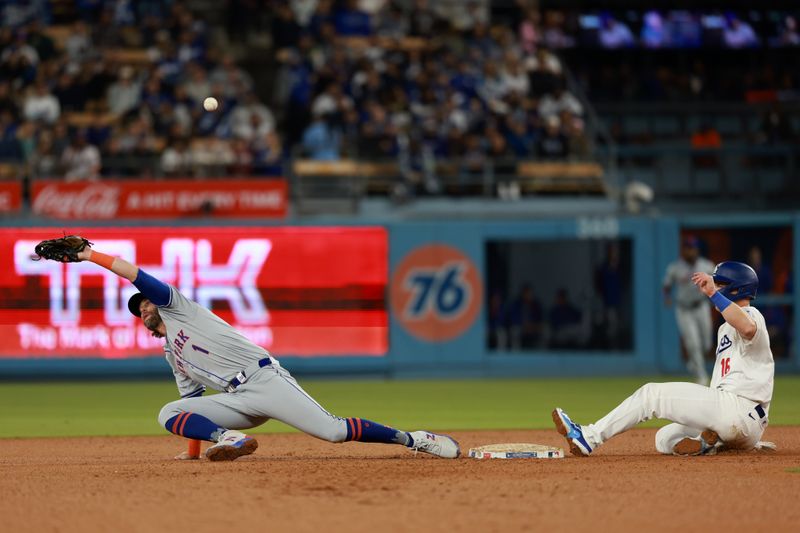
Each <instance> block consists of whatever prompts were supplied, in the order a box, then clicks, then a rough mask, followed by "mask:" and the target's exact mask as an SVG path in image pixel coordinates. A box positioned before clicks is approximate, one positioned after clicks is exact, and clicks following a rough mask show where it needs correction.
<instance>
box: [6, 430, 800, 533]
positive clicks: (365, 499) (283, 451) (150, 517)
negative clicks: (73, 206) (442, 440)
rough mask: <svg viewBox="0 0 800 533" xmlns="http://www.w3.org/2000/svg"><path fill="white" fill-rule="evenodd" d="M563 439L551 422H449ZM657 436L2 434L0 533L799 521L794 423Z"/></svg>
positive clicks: (603, 527)
mask: <svg viewBox="0 0 800 533" xmlns="http://www.w3.org/2000/svg"><path fill="white" fill-rule="evenodd" d="M452 435H453V436H454V437H455V438H457V439H458V440H459V441H460V443H461V446H462V450H464V451H466V450H467V449H469V448H470V447H475V446H478V445H482V444H489V443H495V442H537V443H540V444H549V445H556V446H561V447H564V441H563V440H562V439H561V437H560V436H559V435H557V434H556V433H555V431H503V432H499V431H480V432H455V433H453V434H452ZM653 437H654V430H647V429H645V430H635V431H631V432H629V433H627V434H625V435H622V436H620V437H617V438H616V439H614V440H612V441H611V442H609V443H608V444H607V445H606V446H604V447H603V448H601V449H599V450H598V451H597V453H596V455H594V456H592V457H589V458H574V457H567V458H566V459H560V460H559V459H556V460H480V461H479V460H474V459H469V458H462V459H459V460H443V459H437V458H434V457H430V456H426V455H423V454H419V455H417V456H415V455H414V454H413V453H412V452H409V451H407V450H405V449H403V448H399V447H394V446H382V445H377V444H373V445H369V444H360V443H348V444H338V445H337V444H329V443H325V442H321V441H317V440H315V439H313V438H311V437H308V436H305V435H298V434H288V435H287V434H271V435H259V436H258V439H259V442H260V448H259V449H258V451H257V452H256V453H255V454H254V455H252V456H249V457H244V458H241V459H239V460H237V461H235V462H232V463H210V462H208V461H174V460H172V459H171V458H172V457H173V456H174V455H175V454H176V453H178V452H180V451H182V450H184V449H185V441H183V440H182V439H179V438H177V437H171V436H165V437H113V438H69V439H55V438H53V439H3V440H0V475H1V476H2V481H0V516H2V519H1V521H0V524H2V525H1V526H0V530H2V531H8V532H20V531H36V532H41V531H59V532H73V531H74V532H80V533H90V532H95V531H102V532H107V531H108V532H110V531H115V532H116V531H120V532H127V531H137V532H139V531H140V532H156V531H191V532H204V531H245V530H247V531H278V532H282V531H314V532H320V531H323V532H328V531H346V532H353V531H382V532H384V531H388V532H391V531H420V532H430V531H481V532H482V531H498V532H499V531H503V532H505V531H571V532H575V531H592V532H597V531H637V532H639V531H682V532H685V531H712V530H716V531H725V532H726V533H730V532H733V531H747V532H753V531H797V530H798V524H800V505H798V495H799V494H800V428H798V427H776V428H769V429H768V430H767V433H766V435H765V437H764V438H765V439H766V440H772V441H775V442H777V443H778V446H779V449H778V451H777V452H773V453H769V452H747V453H730V452H729V453H724V454H720V455H718V456H714V457H691V458H683V457H667V456H661V455H658V454H657V453H656V452H655V450H654V448H653Z"/></svg>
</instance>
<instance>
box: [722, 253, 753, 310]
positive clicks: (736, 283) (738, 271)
mask: <svg viewBox="0 0 800 533" xmlns="http://www.w3.org/2000/svg"><path fill="white" fill-rule="evenodd" d="M713 277H714V283H719V284H721V285H724V286H723V287H722V288H721V289H719V291H718V292H719V293H720V294H722V295H723V296H724V297H725V298H727V299H728V300H731V301H734V302H735V301H736V300H741V299H742V298H749V299H751V300H752V299H753V298H755V297H756V293H757V292H758V275H756V271H755V270H753V268H752V267H751V266H750V265H746V264H744V263H739V262H737V261H723V262H722V263H720V264H718V265H717V267H716V268H715V269H714V274H713Z"/></svg>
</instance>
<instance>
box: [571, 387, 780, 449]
mask: <svg viewBox="0 0 800 533" xmlns="http://www.w3.org/2000/svg"><path fill="white" fill-rule="evenodd" d="M756 405H757V404H756V402H753V401H750V400H747V399H745V398H742V397H740V396H736V395H735V394H732V393H730V392H724V391H721V390H718V389H711V388H709V387H704V386H702V385H696V384H694V383H648V384H647V385H644V386H643V387H641V388H639V390H637V391H636V392H634V393H633V394H632V395H631V396H630V397H628V399H626V400H625V401H624V402H622V403H621V404H619V406H617V407H616V408H615V409H614V410H613V411H611V412H610V413H608V414H607V415H606V416H604V417H603V418H601V419H600V420H598V421H597V422H595V423H594V424H589V425H586V426H581V428H582V429H583V433H584V436H585V437H586V439H587V440H588V441H589V444H591V445H592V446H593V447H594V446H599V445H601V444H603V443H604V442H606V441H607V440H608V439H610V438H611V437H613V436H614V435H618V434H620V433H622V432H624V431H627V430H629V429H631V428H633V427H634V426H636V425H637V424H639V423H640V422H644V421H645V420H649V419H651V418H663V419H666V420H670V421H672V422H675V423H674V424H669V425H667V426H664V427H663V428H661V429H660V430H659V431H658V433H657V434H656V449H657V450H658V451H659V452H661V453H666V454H671V453H672V448H673V447H674V446H675V444H677V443H678V441H680V440H681V439H683V438H685V437H689V438H697V437H699V436H700V433H701V432H703V431H704V430H706V429H710V430H713V431H715V432H716V433H717V434H718V435H719V437H720V439H722V441H723V442H724V443H725V446H726V447H728V448H737V449H751V448H753V446H755V444H756V443H757V442H758V441H759V440H760V439H761V435H762V434H763V433H764V429H766V427H767V423H768V420H767V418H766V417H764V418H760V417H759V415H758V413H757V412H756V411H755V407H756Z"/></svg>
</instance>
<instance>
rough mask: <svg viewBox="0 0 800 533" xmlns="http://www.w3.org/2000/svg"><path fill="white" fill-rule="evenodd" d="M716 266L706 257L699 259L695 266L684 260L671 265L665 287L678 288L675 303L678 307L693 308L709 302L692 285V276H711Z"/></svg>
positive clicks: (665, 278)
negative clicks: (704, 274) (700, 273)
mask: <svg viewBox="0 0 800 533" xmlns="http://www.w3.org/2000/svg"><path fill="white" fill-rule="evenodd" d="M714 266H715V265H714V263H712V262H711V261H709V260H708V259H706V258H705V257H698V258H697V261H695V262H694V264H690V263H687V262H686V261H684V259H683V258H680V259H678V260H677V261H673V262H672V263H670V264H669V266H668V267H667V272H666V274H665V275H664V285H665V286H666V287H672V285H675V286H676V292H675V302H676V303H677V304H678V306H685V307H692V306H695V305H697V304H700V303H705V302H707V301H708V299H707V298H706V297H705V295H703V293H702V292H700V291H699V290H698V289H697V287H696V286H695V284H694V283H692V274H694V273H695V272H705V273H706V274H711V273H712V272H714Z"/></svg>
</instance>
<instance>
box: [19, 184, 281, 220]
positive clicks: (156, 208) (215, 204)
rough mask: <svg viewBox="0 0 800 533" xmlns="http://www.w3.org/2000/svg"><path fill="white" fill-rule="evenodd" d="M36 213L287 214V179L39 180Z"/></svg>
mask: <svg viewBox="0 0 800 533" xmlns="http://www.w3.org/2000/svg"><path fill="white" fill-rule="evenodd" d="M31 196H32V197H31V206H32V208H33V212H34V213H36V214H38V215H43V216H47V217H51V218H60V219H77V220H88V219H109V220H110V219H115V218H150V217H158V218H176V217H185V216H199V215H211V216H215V217H226V218H245V217H253V218H256V217H258V218H263V217H269V218H282V217H284V216H286V206H287V186H286V180H283V179H264V180H260V179H237V178H231V179H227V178H226V179H214V180H196V179H185V180H173V179H170V180H111V181H101V182H81V183H64V182H62V181H57V180H39V181H35V182H33V187H32V191H31Z"/></svg>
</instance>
